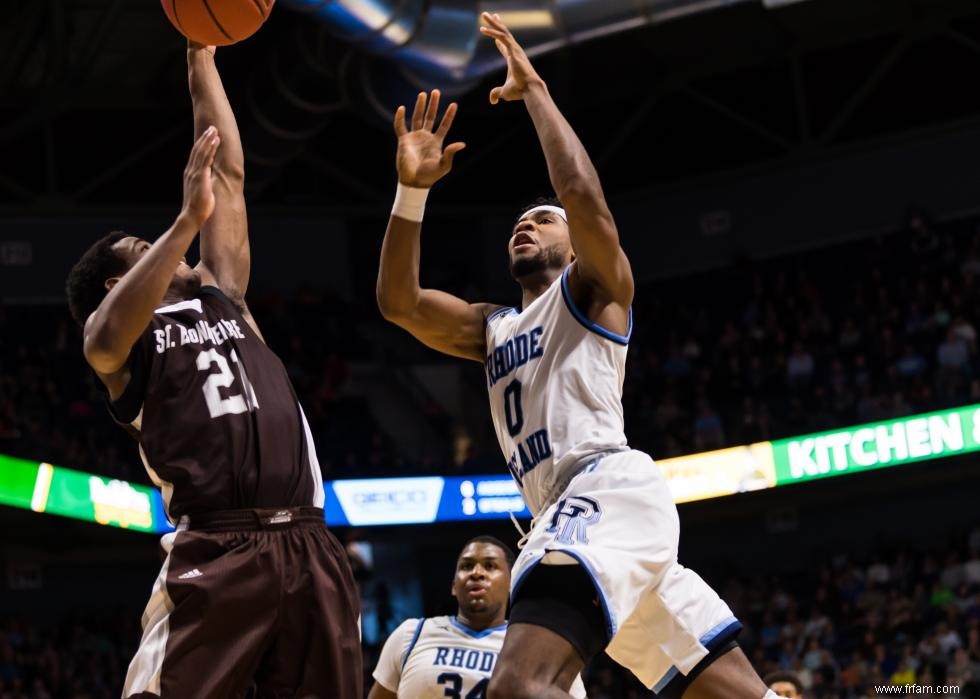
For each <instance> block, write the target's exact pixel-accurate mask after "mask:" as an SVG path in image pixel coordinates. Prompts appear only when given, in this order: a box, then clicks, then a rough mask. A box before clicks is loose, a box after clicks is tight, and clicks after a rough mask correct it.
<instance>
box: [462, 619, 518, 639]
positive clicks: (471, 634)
mask: <svg viewBox="0 0 980 699" xmlns="http://www.w3.org/2000/svg"><path fill="white" fill-rule="evenodd" d="M449 622H450V623H451V624H452V625H453V626H455V627H456V628H457V629H459V630H460V631H462V632H463V633H465V634H466V635H467V636H469V637H470V638H484V637H486V636H489V635H490V634H492V633H494V632H496V631H506V630H507V622H506V621H505V622H504V623H503V624H502V625H501V626H490V627H488V628H485V629H483V630H482V631H477V630H476V629H471V628H470V627H469V626H467V625H466V624H464V623H463V622H461V621H460V620H459V619H457V618H456V617H454V616H451V617H449Z"/></svg>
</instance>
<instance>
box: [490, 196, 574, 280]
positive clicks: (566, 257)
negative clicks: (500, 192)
mask: <svg viewBox="0 0 980 699" xmlns="http://www.w3.org/2000/svg"><path fill="white" fill-rule="evenodd" d="M549 206H550V207H556V208H559V209H560V208H562V206H561V202H560V201H558V200H557V199H538V200H537V201H536V202H534V203H533V204H531V205H529V206H526V207H524V209H523V210H522V211H521V214H520V215H519V216H518V217H517V221H516V222H515V223H514V226H513V228H511V231H510V239H509V240H508V242H507V253H508V255H510V275H511V276H512V277H513V278H514V279H516V280H517V281H518V282H520V281H521V280H522V279H524V278H526V277H530V276H532V275H537V274H541V273H547V272H549V271H550V272H561V271H562V270H563V269H564V268H565V267H566V266H567V265H568V264H569V263H570V262H571V261H572V260H573V259H574V257H575V253H574V252H573V251H572V239H571V238H570V237H569V235H568V222H567V221H566V220H565V218H564V217H562V216H561V215H559V214H558V213H556V212H554V211H551V210H549V209H546V208H541V207H549Z"/></svg>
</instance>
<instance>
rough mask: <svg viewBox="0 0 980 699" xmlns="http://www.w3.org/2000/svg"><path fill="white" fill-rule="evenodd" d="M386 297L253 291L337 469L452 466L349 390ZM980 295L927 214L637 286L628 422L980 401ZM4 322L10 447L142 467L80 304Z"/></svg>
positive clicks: (886, 413) (796, 429)
mask: <svg viewBox="0 0 980 699" xmlns="http://www.w3.org/2000/svg"><path fill="white" fill-rule="evenodd" d="M372 303H373V300H372V299H368V300H367V301H365V302H364V303H363V304H361V306H363V307H360V306H359V307H358V308H357V309H355V308H354V307H353V306H351V305H350V304H349V303H347V302H345V301H343V300H342V299H340V298H337V297H336V296H335V295H332V294H329V293H327V292H324V291H322V290H314V289H308V288H307V289H303V290H301V291H299V292H297V293H295V294H293V295H292V296H291V297H290V298H286V299H284V298H281V297H279V296H277V295H275V294H263V293H262V291H261V290H259V291H258V292H257V293H255V294H253V295H252V296H251V297H250V305H251V307H252V310H253V313H254V315H255V316H256V318H257V319H258V320H259V322H260V323H261V325H262V327H263V332H264V334H265V336H266V338H267V339H268V340H269V342H270V344H271V346H272V347H273V348H274V349H275V350H276V351H277V353H279V355H280V356H281V357H282V359H283V361H284V363H285V365H286V367H287V369H288V371H289V374H290V376H291V377H292V379H293V382H294V384H295V386H296V390H297V393H298V394H299V397H300V400H301V402H302V404H303V406H304V408H305V411H306V413H307V416H308V418H309V420H310V423H311V426H312V428H313V433H314V436H315V439H316V442H317V446H318V451H319V454H320V461H321V465H322V466H323V469H324V475H325V476H326V477H352V476H357V475H383V474H386V473H398V474H407V473H412V472H423V471H425V470H430V471H431V470H436V471H439V470H442V471H445V470H446V469H447V468H449V467H450V466H451V465H450V464H445V463H437V462H434V461H433V460H432V459H429V460H427V461H426V462H424V463H421V462H418V461H412V460H409V459H407V458H405V455H403V454H401V453H400V452H399V450H398V449H396V448H395V446H394V443H393V441H392V439H391V438H390V437H389V436H388V435H386V434H385V432H384V431H383V430H382V429H381V427H380V426H379V424H378V423H377V421H376V420H375V419H374V417H372V412H371V409H370V406H369V405H368V403H367V401H366V400H365V399H363V398H360V397H358V396H357V394H356V392H351V391H349V390H347V388H348V384H349V374H350V368H349V367H350V363H351V362H352V361H361V362H363V361H372V360H373V361H383V360H379V358H378V357H365V356H363V351H364V349H363V348H364V347H367V346H370V345H371V344H372V343H364V342H360V341H359V340H358V337H357V334H356V328H357V327H358V325H359V323H361V324H363V323H364V322H377V323H381V322H382V321H381V320H380V317H377V315H376V312H375V311H374V309H373V306H372ZM978 308H980V230H978V229H977V225H976V221H972V220H969V221H960V222H954V223H949V224H945V225H944V226H942V227H933V226H932V225H930V224H929V223H927V222H926V221H924V220H923V219H922V218H919V217H913V218H912V220H911V221H910V223H909V225H908V226H907V227H906V228H904V229H903V230H901V231H897V232H894V233H891V234H888V235H881V236H878V237H875V238H871V239H865V240H861V241H858V242H852V243H848V244H843V245H836V246H833V247H828V248H824V249H820V250H815V251H807V252H806V253H804V254H797V255H791V256H784V257H780V258H775V259H770V260H764V261H753V262H744V263H742V264H738V265H736V266H734V267H730V268H727V269H722V270H714V271H710V272H704V273H701V274H698V275H694V276H689V277H685V278H683V279H671V280H663V281H659V282H655V283H651V284H643V285H640V286H638V288H637V292H636V300H635V304H634V318H635V331H634V339H633V342H632V345H631V348H630V355H629V360H628V362H629V363H628V372H627V380H626V383H625V387H624V406H625V414H626V423H627V434H628V436H629V438H630V441H631V443H632V444H633V446H635V447H637V448H641V449H644V450H646V451H648V452H650V453H651V454H653V455H654V456H655V457H667V456H677V455H681V454H686V453H693V452H698V451H705V450H709V449H715V448H719V447H723V446H728V445H733V444H745V443H749V442H753V441H758V440H766V439H771V438H778V437H784V436H791V435H794V434H801V433H807V432H814V431H819V430H823V429H831V428H834V427H838V426H846V425H852V424H857V423H862V422H869V421H873V420H878V419H886V418H889V417H896V416H903V415H908V414H911V413H915V412H921V411H926V410H930V409H937V408H941V407H946V406H951V405H957V404H964V403H967V402H975V401H980V366H978V354H977V327H976V320H975V319H976V317H977V316H976V309H978ZM311 318H315V319H316V321H317V322H309V319H311ZM0 333H2V335H3V337H4V342H3V343H2V344H0V453H4V454H13V455H17V456H23V457H26V458H33V459H38V460H45V461H51V462H53V463H57V464H61V465H66V466H72V467H75V468H80V469H82V470H91V471H95V472H98V473H103V474H107V475H113V476H121V477H126V478H129V479H133V480H142V479H144V476H143V474H142V469H141V466H140V464H139V462H138V459H136V457H135V449H134V448H133V444H132V442H131V441H130V440H129V438H128V437H127V436H126V435H125V434H124V433H123V432H122V431H121V430H118V429H114V428H113V427H112V425H111V420H110V419H109V417H108V415H107V414H106V411H105V410H104V408H103V406H102V405H101V403H102V394H101V391H100V389H99V387H98V382H97V381H96V380H95V379H94V377H93V376H92V375H91V373H90V372H89V371H88V370H87V368H86V366H85V364H84V361H83V359H82V356H81V350H80V346H81V340H80V334H79V330H78V328H76V327H75V326H74V324H73V323H72V322H71V320H70V318H69V316H68V313H67V310H66V309H63V308H60V307H39V306H27V307H17V306H12V307H6V308H0ZM480 400H481V401H482V400H484V399H483V397H482V396H481V397H480ZM424 409H425V408H424V407H423V406H420V410H424ZM442 417H443V418H445V416H442ZM480 427H481V428H482V429H485V430H487V431H489V429H490V421H489V420H486V424H485V425H481V426H480ZM470 428H471V429H472V426H470ZM441 433H443V434H453V433H454V430H441ZM455 433H457V434H458V430H455ZM482 443H483V444H485V445H487V446H486V447H485V448H484V451H485V452H487V453H476V454H473V453H471V454H469V458H468V459H467V460H466V462H465V463H464V464H463V467H464V468H465V467H467V465H472V467H473V468H476V469H482V470H486V469H487V468H490V469H491V470H496V468H497V467H499V465H500V463H499V454H498V453H497V452H496V447H495V445H494V444H493V440H492V439H490V440H486V439H485V440H483V442H482ZM435 452H436V453H439V454H444V455H445V454H451V453H453V446H452V445H448V444H447V445H441V446H440V448H439V449H436V450H435ZM457 466H459V464H457Z"/></svg>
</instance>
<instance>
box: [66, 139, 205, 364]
mask: <svg viewBox="0 0 980 699" xmlns="http://www.w3.org/2000/svg"><path fill="white" fill-rule="evenodd" d="M219 142H220V138H219V136H218V131H217V130H216V129H215V128H214V127H210V128H208V129H206V130H205V131H204V133H202V134H201V136H200V138H198V139H197V141H196V142H195V143H194V147H193V148H192V149H191V155H190V158H189V159H188V162H187V167H186V168H185V170H184V203H183V207H182V208H181V211H180V214H179V215H178V216H177V219H176V220H175V221H174V224H173V225H172V226H171V227H170V229H169V230H168V231H167V232H166V233H164V234H163V235H162V236H160V237H159V238H158V239H157V241H156V242H155V243H153V245H152V246H151V247H150V248H149V250H147V251H146V253H145V254H143V255H142V256H141V257H140V259H139V262H137V263H136V264H135V265H133V267H132V268H131V269H130V270H129V271H128V272H126V273H125V274H124V275H123V276H122V278H120V279H119V280H117V281H115V282H112V280H110V282H112V284H113V285H112V288H111V289H110V290H109V293H108V294H107V295H106V297H105V298H104V299H103V300H102V303H100V304H99V307H98V308H97V309H96V310H95V312H94V313H92V315H91V316H89V318H88V320H87V321H86V322H85V331H84V334H85V340H84V343H85V344H84V351H85V359H86V360H87V361H88V363H89V364H90V365H91V366H92V368H93V369H95V371H96V372H98V373H99V374H101V375H103V376H108V375H111V374H114V373H116V372H117V371H119V370H120V369H121V368H122V367H123V366H124V365H125V363H126V359H127V358H128V357H129V353H130V350H132V348H133V345H134V344H135V343H136V341H137V340H138V339H139V336H140V335H141V334H142V333H143V331H144V330H146V326H147V325H148V324H149V323H150V320H151V319H152V318H153V311H154V310H155V309H156V308H157V306H159V305H160V302H161V300H163V296H164V294H165V293H166V291H167V288H168V287H169V286H170V283H171V281H172V280H173V278H174V270H175V269H176V268H177V265H179V264H180V263H181V261H182V260H183V257H184V255H185V254H186V253H187V248H189V247H190V245H191V242H193V240H194V237H195V236H196V235H197V232H198V230H200V227H201V226H202V225H203V224H204V222H205V221H207V220H208V216H210V215H211V212H212V211H213V210H214V193H213V191H212V183H211V165H212V163H213V162H214V157H215V152H216V151H217V150H218V144H219ZM134 240H135V239H134ZM143 244H144V245H145V244H146V243H143Z"/></svg>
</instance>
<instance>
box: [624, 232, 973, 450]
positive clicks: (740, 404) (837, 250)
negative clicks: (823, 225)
mask: <svg viewBox="0 0 980 699" xmlns="http://www.w3.org/2000/svg"><path fill="white" fill-rule="evenodd" d="M977 309H980V230H978V229H977V228H976V224H975V222H973V221H963V222H957V223H952V224H947V225H945V226H944V227H942V229H941V230H939V229H934V228H933V227H932V226H931V225H929V224H928V223H926V222H925V221H924V220H923V219H921V218H919V217H913V218H912V220H911V221H910V223H909V226H908V227H907V228H906V229H905V230H902V231H899V232H895V233H892V234H889V235H882V236H878V237H875V238H871V239H866V240H862V241H859V242H853V243H849V244H845V245H837V246H834V247H829V248H825V249H821V250H814V251H808V252H806V253H805V254H800V255H795V256H789V257H781V258H777V259H772V260H767V261H763V262H753V263H751V264H749V263H746V264H744V265H740V266H737V267H735V268H731V269H726V270H718V271H714V272H709V273H704V274H701V275H698V276H695V277H689V278H685V279H680V280H668V281H664V282H660V283H658V284H655V285H652V286H645V287H641V288H639V289H638V290H637V294H636V302H635V311H634V317H635V319H636V320H635V322H636V328H635V331H634V332H635V335H634V337H635V338H636V339H635V341H634V343H633V346H632V347H631V358H630V363H629V367H628V373H627V380H626V385H625V389H624V392H625V396H624V405H625V413H626V420H627V433H628V435H629V437H630V441H631V443H632V444H633V446H635V447H638V448H642V449H644V450H647V451H649V452H650V453H651V454H653V455H654V456H655V457H665V456H677V455H681V454H686V453H693V452H698V451H706V450H710V449H716V448H720V447H723V446H729V445H734V444H747V443H751V442H754V441H761V440H767V439H772V438H779V437H788V436H792V435H797V434H805V433H809V432H816V431H821V430H826V429H833V428H835V427H842V426H847V425H853V424H858V423H864V422H871V421H875V420H880V419H888V418H891V417H899V416H905V415H909V414H913V413H916V412H923V411H927V410H931V409H938V408H942V407H949V406H952V405H962V404H965V403H968V402H976V401H977V400H980V381H978V379H980V373H978V369H980V366H978V363H977V362H978V356H977V342H976V340H977V328H976V318H977Z"/></svg>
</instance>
